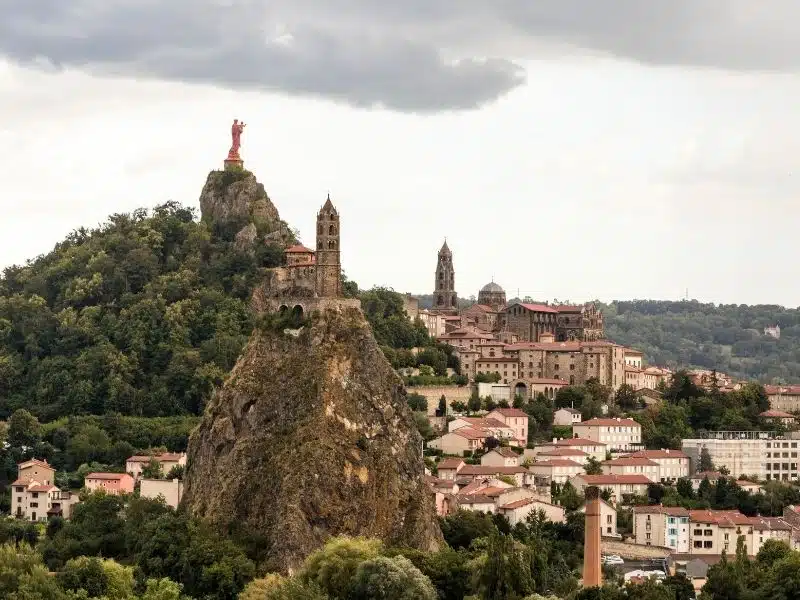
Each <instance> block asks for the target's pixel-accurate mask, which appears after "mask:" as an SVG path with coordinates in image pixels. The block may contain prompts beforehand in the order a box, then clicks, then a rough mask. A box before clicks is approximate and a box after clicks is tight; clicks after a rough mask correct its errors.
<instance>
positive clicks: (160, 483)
mask: <svg viewBox="0 0 800 600" xmlns="http://www.w3.org/2000/svg"><path fill="white" fill-rule="evenodd" d="M139 495H140V496H141V497H142V498H151V499H153V500H155V499H157V498H159V497H161V498H163V499H164V502H165V503H166V504H167V506H171V507H172V508H178V505H179V504H180V503H181V498H183V481H181V480H180V479H142V480H141V481H140V487H139Z"/></svg>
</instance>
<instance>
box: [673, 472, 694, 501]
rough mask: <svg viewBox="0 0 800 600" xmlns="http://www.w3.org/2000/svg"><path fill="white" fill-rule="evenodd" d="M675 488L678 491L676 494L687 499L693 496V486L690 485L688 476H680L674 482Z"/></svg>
mask: <svg viewBox="0 0 800 600" xmlns="http://www.w3.org/2000/svg"><path fill="white" fill-rule="evenodd" d="M675 488H676V490H677V491H678V495H679V496H682V497H684V498H686V499H688V500H691V499H692V498H694V487H693V486H692V481H691V479H689V478H688V477H681V478H680V479H678V481H677V482H676V484H675Z"/></svg>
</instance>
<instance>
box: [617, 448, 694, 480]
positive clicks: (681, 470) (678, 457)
mask: <svg viewBox="0 0 800 600" xmlns="http://www.w3.org/2000/svg"><path fill="white" fill-rule="evenodd" d="M629 456H630V458H646V459H648V460H651V461H653V462H655V463H658V466H659V474H658V480H659V481H661V482H663V483H674V482H675V481H677V480H678V479H680V478H682V477H688V476H689V473H691V465H690V464H689V457H688V456H687V455H686V453H685V452H682V451H680V450H673V449H670V448H662V449H661V450H639V451H638V452H634V453H633V454H630V455H629Z"/></svg>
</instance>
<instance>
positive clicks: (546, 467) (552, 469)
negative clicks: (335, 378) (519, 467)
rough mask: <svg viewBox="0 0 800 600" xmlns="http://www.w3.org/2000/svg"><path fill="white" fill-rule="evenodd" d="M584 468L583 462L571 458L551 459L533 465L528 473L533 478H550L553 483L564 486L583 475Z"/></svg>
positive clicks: (538, 461)
mask: <svg viewBox="0 0 800 600" xmlns="http://www.w3.org/2000/svg"><path fill="white" fill-rule="evenodd" d="M583 466H584V465H583V463H582V462H576V461H574V460H571V459H569V458H551V459H549V460H537V461H535V462H533V463H531V464H530V465H529V466H528V472H529V473H531V475H533V476H537V475H538V476H541V477H548V478H550V481H551V482H553V483H558V484H562V483H566V482H567V481H569V480H570V479H572V478H573V477H575V475H579V474H581V473H583V472H584V471H583Z"/></svg>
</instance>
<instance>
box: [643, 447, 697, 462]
mask: <svg viewBox="0 0 800 600" xmlns="http://www.w3.org/2000/svg"><path fill="white" fill-rule="evenodd" d="M629 456H632V457H634V458H650V459H653V458H689V455H688V454H686V453H685V452H683V451H681V450H672V449H670V448H664V449H661V450H639V451H638V452H634V453H633V454H629Z"/></svg>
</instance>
